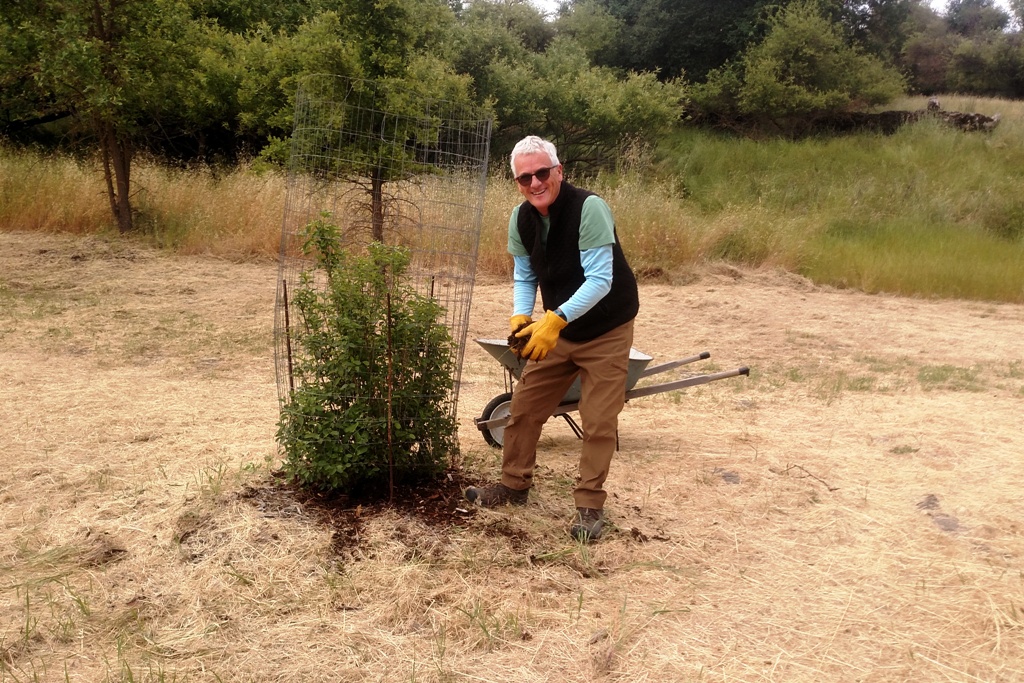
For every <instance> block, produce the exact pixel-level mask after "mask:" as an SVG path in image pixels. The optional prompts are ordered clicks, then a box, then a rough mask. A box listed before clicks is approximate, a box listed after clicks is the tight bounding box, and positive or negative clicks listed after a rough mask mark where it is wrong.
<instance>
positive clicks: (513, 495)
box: [466, 483, 530, 508]
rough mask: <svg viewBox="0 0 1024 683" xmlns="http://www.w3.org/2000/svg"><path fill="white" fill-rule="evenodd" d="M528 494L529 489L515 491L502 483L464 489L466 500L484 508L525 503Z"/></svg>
mask: <svg viewBox="0 0 1024 683" xmlns="http://www.w3.org/2000/svg"><path fill="white" fill-rule="evenodd" d="M529 495H530V489H523V490H522V491H517V490H516V489H510V488H509V487H507V486H505V485H504V484H502V483H497V484H491V485H490V486H470V487H469V488H468V489H466V500H468V501H469V502H471V503H476V504H477V505H480V506H483V507H485V508H493V507H497V506H499V505H526V498H527V496H529Z"/></svg>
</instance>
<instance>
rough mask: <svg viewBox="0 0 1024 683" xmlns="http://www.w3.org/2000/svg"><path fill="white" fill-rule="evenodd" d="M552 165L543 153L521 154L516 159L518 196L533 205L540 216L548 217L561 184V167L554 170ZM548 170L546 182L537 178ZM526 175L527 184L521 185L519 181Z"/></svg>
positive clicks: (558, 166)
mask: <svg viewBox="0 0 1024 683" xmlns="http://www.w3.org/2000/svg"><path fill="white" fill-rule="evenodd" d="M552 165H553V164H552V163H551V159H550V158H549V157H548V155H547V154H546V153H544V152H533V153H531V154H523V155H521V156H519V157H517V158H516V170H515V175H516V187H518V188H519V194H521V195H523V196H524V197H526V201H528V202H530V203H531V204H533V206H534V208H536V209H537V211H539V212H540V215H542V216H547V215H548V207H549V206H551V204H552V202H554V201H555V199H556V198H557V197H558V190H559V188H560V187H561V183H562V165H561V164H559V165H557V166H555V167H554V168H552ZM548 170H550V175H549V176H548V177H547V180H540V179H539V178H538V177H537V175H536V174H537V173H538V172H539V173H541V175H543V174H544V172H545V171H548ZM526 174H530V178H529V183H527V184H526V185H523V183H521V182H520V179H521V178H522V177H523V176H524V175H526Z"/></svg>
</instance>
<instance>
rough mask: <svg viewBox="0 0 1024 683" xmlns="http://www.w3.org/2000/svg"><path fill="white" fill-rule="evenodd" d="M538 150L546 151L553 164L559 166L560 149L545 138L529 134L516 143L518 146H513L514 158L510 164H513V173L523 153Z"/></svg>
mask: <svg viewBox="0 0 1024 683" xmlns="http://www.w3.org/2000/svg"><path fill="white" fill-rule="evenodd" d="M536 152H544V153H545V154H547V155H548V158H549V159H551V165H552V166H558V164H560V163H561V162H560V161H559V160H558V151H557V150H556V149H555V146H554V145H553V144H551V143H550V142H548V141H547V140H545V139H544V138H540V137H537V136H536V135H527V136H526V137H525V138H523V139H522V140H520V141H519V142H517V143H516V146H515V147H513V148H512V158H511V160H510V161H509V164H510V165H511V166H512V175H515V173H516V159H518V158H519V156H520V155H522V154H534V153H536Z"/></svg>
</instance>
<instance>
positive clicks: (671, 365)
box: [637, 351, 711, 379]
mask: <svg viewBox="0 0 1024 683" xmlns="http://www.w3.org/2000/svg"><path fill="white" fill-rule="evenodd" d="M708 358H711V354H710V353H708V352H707V351H701V352H700V353H698V354H697V355H696V356H690V357H689V358H680V359H679V360H670V361H669V362H667V363H659V364H658V365H650V366H648V367H647V368H645V369H644V371H643V372H641V373H640V375H639V376H638V377H637V379H642V378H644V377H650V376H651V375H657V374H658V373H659V372H668V371H669V370H673V369H675V368H678V367H682V366H683V365H689V364H690V363H696V362H697V361H699V360H707V359H708Z"/></svg>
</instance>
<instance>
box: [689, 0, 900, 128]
mask: <svg viewBox="0 0 1024 683" xmlns="http://www.w3.org/2000/svg"><path fill="white" fill-rule="evenodd" d="M842 33H843V30H842V27H841V26H840V25H839V24H838V23H835V22H830V21H829V20H828V19H827V18H826V17H825V16H824V15H823V13H822V10H821V7H820V6H819V5H818V4H817V3H816V2H814V1H813V0H798V1H797V2H794V3H791V4H790V5H788V6H786V8H785V9H783V10H781V11H780V12H779V13H777V14H776V15H775V16H774V17H773V18H772V19H771V22H770V30H769V32H768V35H767V36H766V37H765V39H764V40H763V41H761V42H760V43H759V44H757V45H755V46H752V47H751V48H749V49H748V50H747V51H746V52H745V53H744V55H743V57H742V59H741V60H739V62H737V63H735V64H733V65H730V66H727V67H725V68H723V69H719V70H717V71H716V72H714V73H713V74H712V77H711V78H709V79H708V81H707V83H706V84H704V85H699V86H695V87H694V88H692V90H691V95H692V96H693V98H694V105H695V106H694V111H695V113H696V114H697V115H698V116H700V117H703V118H705V119H711V120H718V121H720V122H721V121H723V120H724V121H729V120H732V121H737V120H738V119H740V118H746V119H748V120H752V121H754V122H756V123H758V124H760V125H765V124H768V125H770V126H771V127H773V128H775V129H776V130H780V131H783V132H787V133H793V132H798V131H800V130H801V129H806V128H808V127H810V126H811V125H812V124H813V122H814V121H815V120H816V119H819V118H822V117H825V116H831V115H835V114H837V113H840V112H845V111H852V110H856V109H860V108H863V107H865V106H870V105H875V104H882V103H884V102H887V101H889V100H891V99H892V98H893V97H895V96H897V95H899V94H900V93H902V92H903V87H904V83H903V79H902V77H901V76H900V74H899V73H898V72H897V71H896V70H895V69H892V68H890V67H887V66H886V65H885V64H884V63H883V62H882V60H880V59H879V58H878V57H875V56H873V55H868V54H865V53H864V52H862V51H861V50H859V49H857V48H855V47H852V46H850V45H848V44H847V43H846V42H845V40H844V38H843V35H842Z"/></svg>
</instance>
